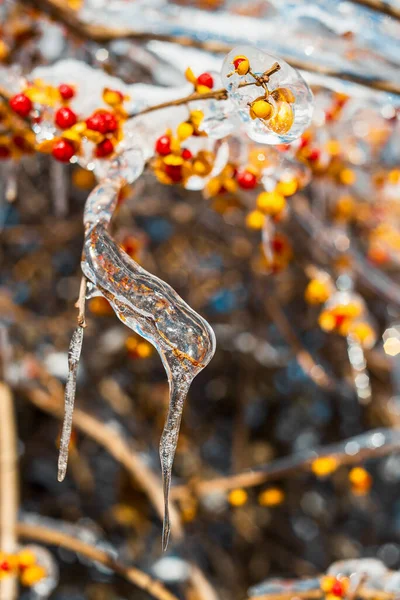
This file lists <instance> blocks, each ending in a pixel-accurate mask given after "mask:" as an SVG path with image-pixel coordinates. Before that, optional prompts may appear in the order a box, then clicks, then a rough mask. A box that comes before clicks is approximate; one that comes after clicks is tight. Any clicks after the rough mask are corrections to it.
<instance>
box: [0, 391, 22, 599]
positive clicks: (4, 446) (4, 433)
mask: <svg viewBox="0 0 400 600" xmlns="http://www.w3.org/2000/svg"><path fill="white" fill-rule="evenodd" d="M17 469H18V461H17V434H16V427H15V416H14V403H13V397H12V394H11V390H10V388H9V387H8V385H6V384H5V383H3V382H0V552H7V553H11V554H12V553H14V552H15V551H16V548H17V538H16V523H17V514H18V476H17ZM16 595H17V581H16V578H15V577H14V576H10V577H5V578H4V579H0V599H1V600H13V598H15V597H16Z"/></svg>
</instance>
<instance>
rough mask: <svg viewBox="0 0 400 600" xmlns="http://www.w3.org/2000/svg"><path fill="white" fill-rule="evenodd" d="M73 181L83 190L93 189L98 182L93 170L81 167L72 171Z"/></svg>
mask: <svg viewBox="0 0 400 600" xmlns="http://www.w3.org/2000/svg"><path fill="white" fill-rule="evenodd" d="M72 182H73V184H74V185H75V186H76V187H78V188H80V189H82V190H91V189H92V188H93V187H94V185H95V183H96V178H95V176H94V174H93V172H92V171H87V170H86V169H81V168H80V167H79V168H78V169H75V170H74V172H73V173H72Z"/></svg>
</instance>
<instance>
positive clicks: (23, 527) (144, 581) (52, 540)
mask: <svg viewBox="0 0 400 600" xmlns="http://www.w3.org/2000/svg"><path fill="white" fill-rule="evenodd" d="M17 534H18V536H19V537H21V538H24V539H30V540H35V541H36V542H40V543H41V544H47V545H49V546H57V547H61V548H66V549H67V550H71V551H72V552H76V553H78V554H82V555H83V556H85V557H86V558H88V559H89V560H92V561H93V562H98V563H101V564H102V565H104V566H105V567H108V568H109V569H111V570H112V571H114V572H115V573H117V574H118V575H120V576H121V577H123V578H124V579H126V581H129V583H132V584H133V585H135V586H136V587H138V588H140V589H141V590H144V591H145V592H147V593H148V594H149V595H150V596H153V598H156V599H157V600H178V599H177V597H176V596H175V595H174V594H172V593H171V592H170V591H168V590H167V589H166V588H165V587H164V585H163V584H162V583H161V582H159V581H156V580H154V579H152V578H151V577H150V576H149V575H147V573H144V572H143V571H140V570H139V569H137V568H136V567H129V566H127V565H124V564H123V563H122V562H120V561H119V560H116V559H114V558H113V557H112V556H110V555H109V554H107V552H104V550H100V549H99V548H96V547H95V546H92V545H91V544H88V543H86V542H83V541H82V540H80V539H79V538H76V537H74V536H72V535H69V534H67V533H64V532H63V531H60V530H55V529H51V528H49V527H43V526H41V525H31V524H29V523H18V524H17Z"/></svg>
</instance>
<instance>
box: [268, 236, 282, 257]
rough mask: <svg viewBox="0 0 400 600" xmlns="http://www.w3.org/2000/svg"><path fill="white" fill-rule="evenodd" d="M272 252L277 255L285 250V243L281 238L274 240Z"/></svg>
mask: <svg viewBox="0 0 400 600" xmlns="http://www.w3.org/2000/svg"><path fill="white" fill-rule="evenodd" d="M271 245H272V250H273V251H274V252H275V253H276V254H280V253H281V252H282V251H283V250H284V248H285V244H284V242H283V240H282V239H280V238H274V239H273V240H272V244H271Z"/></svg>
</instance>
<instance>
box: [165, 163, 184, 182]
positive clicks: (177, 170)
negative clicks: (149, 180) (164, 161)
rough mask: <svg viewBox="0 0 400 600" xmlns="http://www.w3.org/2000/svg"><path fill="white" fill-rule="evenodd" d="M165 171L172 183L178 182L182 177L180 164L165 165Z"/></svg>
mask: <svg viewBox="0 0 400 600" xmlns="http://www.w3.org/2000/svg"><path fill="white" fill-rule="evenodd" d="M165 172H166V174H167V175H168V176H169V177H170V178H171V179H172V181H173V182H174V183H179V181H181V179H182V166H181V165H165Z"/></svg>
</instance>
